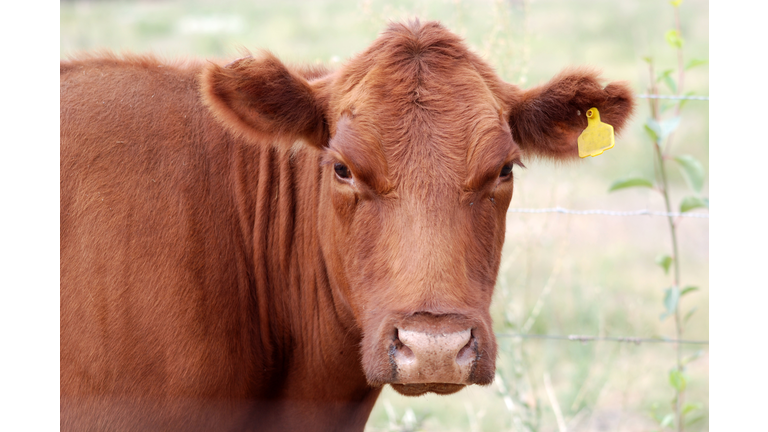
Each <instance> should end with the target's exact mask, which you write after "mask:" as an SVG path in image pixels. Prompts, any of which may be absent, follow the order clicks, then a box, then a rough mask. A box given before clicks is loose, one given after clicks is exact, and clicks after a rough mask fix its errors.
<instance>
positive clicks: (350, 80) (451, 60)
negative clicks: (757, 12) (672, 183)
mask: <svg viewBox="0 0 768 432" xmlns="http://www.w3.org/2000/svg"><path fill="white" fill-rule="evenodd" d="M313 75H315V74H313V73H307V72H305V73H298V72H295V71H292V70H290V69H288V68H286V67H285V66H284V65H283V64H282V63H281V62H280V61H279V60H277V59H276V58H275V57H273V56H271V55H269V54H264V55H262V56H261V57H260V58H250V57H249V58H245V59H241V60H239V61H236V62H234V63H232V64H230V65H228V66H225V67H219V66H215V65H211V66H210V67H208V69H207V70H206V71H205V72H204V74H203V77H202V82H203V97H204V99H205V101H206V103H207V104H208V106H209V107H210V108H211V110H212V112H213V113H214V115H215V116H217V118H219V119H220V120H221V121H222V122H223V123H224V124H225V125H226V126H227V127H229V129H230V130H231V131H233V132H235V133H237V134H239V135H241V136H244V137H246V138H249V139H252V140H255V141H264V140H265V139H266V140H269V141H274V140H275V139H279V138H282V139H283V141H285V142H287V143H289V145H291V144H294V142H295V141H298V142H300V143H301V144H300V145H305V146H311V147H314V148H316V149H317V150H318V151H320V152H321V153H322V163H321V166H320V169H321V172H322V175H321V182H322V185H321V188H320V190H321V192H320V194H321V196H320V207H321V208H320V209H319V221H318V231H319V233H320V245H321V248H322V253H323V255H324V259H325V262H326V265H327V268H328V271H329V277H330V280H331V284H332V287H333V290H334V296H335V297H336V299H337V300H338V306H337V307H339V308H343V309H344V311H342V315H343V314H344V313H346V314H347V315H348V316H350V317H352V318H351V321H353V323H352V325H354V326H356V327H357V328H358V329H359V330H360V331H361V333H362V335H363V339H362V345H361V354H362V366H363V369H364V371H365V374H366V377H367V379H368V382H369V383H370V384H371V385H374V386H380V385H383V384H387V383H389V384H392V386H393V387H394V388H395V389H396V390H397V391H399V392H400V393H403V394H407V395H418V394H422V393H424V392H429V391H432V392H436V393H452V392H455V391H457V390H459V389H461V388H462V387H463V386H465V385H467V384H489V383H491V381H492V380H493V377H494V369H495V358H496V340H495V338H494V335H493V332H492V326H491V318H490V315H489V306H490V303H491V296H492V293H493V287H494V283H495V280H496V276H497V272H498V268H499V260H500V257H501V249H502V244H503V243H504V231H505V221H506V213H507V208H508V206H509V202H510V199H511V198H512V188H513V171H514V170H515V169H516V168H515V166H519V165H521V163H520V161H521V159H522V158H524V157H546V158H553V159H565V158H574V157H576V156H577V155H578V150H577V137H578V135H579V134H580V133H581V132H582V130H583V129H584V128H585V127H586V125H587V119H586V116H585V115H584V113H585V112H586V111H587V110H588V109H590V108H592V107H597V108H598V110H599V111H600V115H601V117H602V119H603V121H604V122H606V123H608V124H611V125H613V126H614V128H615V129H616V130H617V131H619V130H620V129H621V128H622V126H623V125H624V123H625V121H626V119H627V117H628V116H629V114H630V112H631V111H632V106H633V101H632V96H631V92H630V89H629V88H628V87H627V86H626V85H623V84H616V83H613V84H610V85H608V86H606V87H603V86H602V85H601V84H600V83H599V81H598V77H597V75H596V73H595V72H593V71H589V70H582V69H578V70H570V71H566V72H563V73H561V74H560V75H558V76H556V77H555V78H554V79H552V80H551V81H550V82H549V83H547V84H545V85H543V86H540V87H536V88H533V89H531V90H527V91H523V90H521V89H519V88H518V87H516V86H514V85H511V84H507V83H505V82H503V81H501V80H500V79H499V78H498V77H497V75H496V74H495V73H494V72H493V70H492V69H491V68H490V67H489V66H488V65H487V64H486V63H485V62H483V61H482V60H481V59H480V58H479V57H478V56H477V55H475V54H473V53H472V52H470V51H469V50H468V49H467V48H466V47H465V46H464V44H463V43H462V41H461V40H460V39H459V38H458V37H457V36H455V35H453V34H452V33H450V32H449V31H447V30H446V29H444V28H443V27H442V26H440V25H439V24H437V23H427V24H424V25H420V24H419V23H418V22H416V23H411V24H409V25H401V24H393V25H391V26H390V27H389V28H388V29H387V30H386V31H385V32H384V33H383V34H382V35H381V37H379V38H378V39H377V40H376V41H375V42H374V43H373V45H372V46H371V47H370V48H369V49H368V50H367V51H365V52H363V53H362V54H360V55H358V56H357V57H354V58H353V59H351V60H350V61H349V62H347V63H346V64H345V65H344V66H342V67H341V68H340V69H339V70H337V71H336V72H333V73H329V74H326V75H322V76H317V77H315V76H313ZM317 75H321V74H317Z"/></svg>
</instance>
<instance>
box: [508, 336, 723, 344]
mask: <svg viewBox="0 0 768 432" xmlns="http://www.w3.org/2000/svg"><path fill="white" fill-rule="evenodd" d="M496 337H514V338H521V339H552V340H568V341H573V342H582V343H586V342H596V341H607V342H631V343H634V344H635V345H640V344H641V343H681V344H694V345H709V341H708V340H688V339H664V338H641V337H634V336H626V337H611V336H585V335H542V334H529V333H496Z"/></svg>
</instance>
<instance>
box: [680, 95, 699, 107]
mask: <svg viewBox="0 0 768 432" xmlns="http://www.w3.org/2000/svg"><path fill="white" fill-rule="evenodd" d="M694 94H696V92H692V91H689V92H687V93H686V94H685V96H693V95H694ZM687 103H688V99H682V100H680V109H683V106H684V105H685V104H687Z"/></svg>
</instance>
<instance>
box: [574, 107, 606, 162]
mask: <svg viewBox="0 0 768 432" xmlns="http://www.w3.org/2000/svg"><path fill="white" fill-rule="evenodd" d="M613 144H614V142H613V126H611V125H609V124H607V123H603V122H601V121H600V113H599V112H598V111H597V108H590V109H589V110H588V111H587V128H586V129H584V132H582V133H581V135H579V157H581V158H585V157H587V156H592V157H595V156H600V155H601V154H603V152H604V151H606V150H608V149H611V148H613Z"/></svg>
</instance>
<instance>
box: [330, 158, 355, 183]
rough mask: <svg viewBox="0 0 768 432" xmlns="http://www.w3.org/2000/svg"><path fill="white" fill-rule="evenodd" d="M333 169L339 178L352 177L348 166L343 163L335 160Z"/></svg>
mask: <svg viewBox="0 0 768 432" xmlns="http://www.w3.org/2000/svg"><path fill="white" fill-rule="evenodd" d="M333 171H334V172H336V175H337V176H339V178H340V179H348V178H350V177H352V174H351V173H350V172H349V168H347V166H346V165H344V164H343V163H339V162H336V163H335V164H333Z"/></svg>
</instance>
